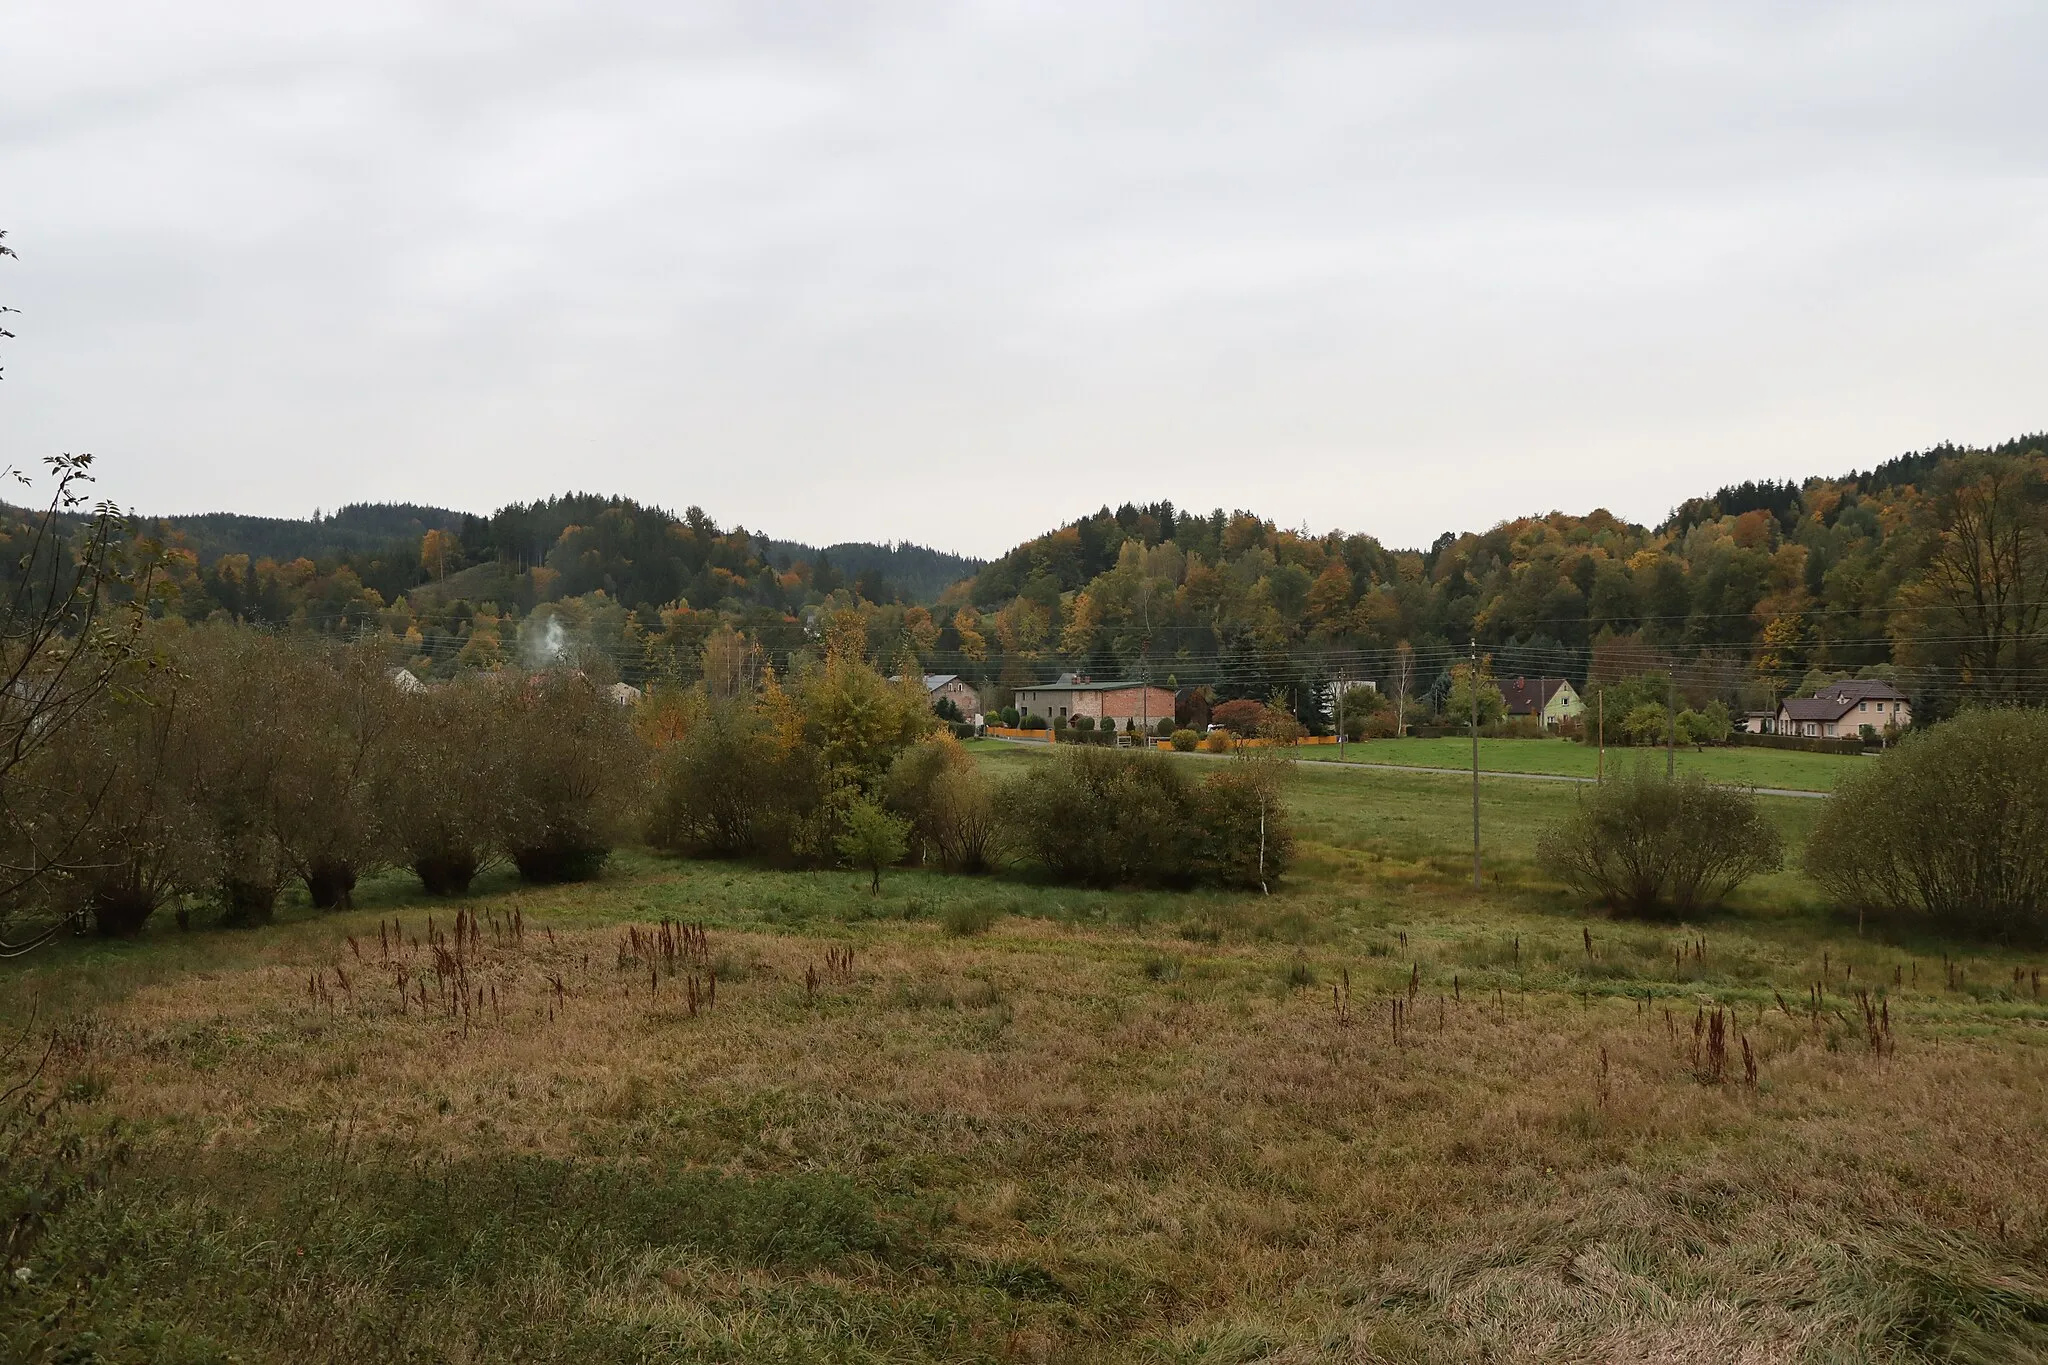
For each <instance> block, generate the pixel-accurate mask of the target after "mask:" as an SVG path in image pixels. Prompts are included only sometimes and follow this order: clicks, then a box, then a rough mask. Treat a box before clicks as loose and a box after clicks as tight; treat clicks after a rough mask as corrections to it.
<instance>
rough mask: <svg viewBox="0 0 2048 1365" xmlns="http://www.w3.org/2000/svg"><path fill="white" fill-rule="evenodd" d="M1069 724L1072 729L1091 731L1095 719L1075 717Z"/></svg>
mask: <svg viewBox="0 0 2048 1365" xmlns="http://www.w3.org/2000/svg"><path fill="white" fill-rule="evenodd" d="M1071 724H1072V725H1073V728H1074V729H1076V730H1093V729H1094V728H1095V717H1093V716H1076V717H1074V719H1073V721H1072V722H1071Z"/></svg>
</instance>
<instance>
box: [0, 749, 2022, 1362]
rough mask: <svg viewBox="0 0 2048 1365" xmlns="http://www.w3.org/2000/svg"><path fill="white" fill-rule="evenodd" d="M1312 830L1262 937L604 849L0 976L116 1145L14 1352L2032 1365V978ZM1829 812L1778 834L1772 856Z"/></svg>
mask: <svg viewBox="0 0 2048 1365" xmlns="http://www.w3.org/2000/svg"><path fill="white" fill-rule="evenodd" d="M1510 743H1511V742H1510ZM1554 747H1555V748H1557V749H1559V750H1561V751H1572V750H1573V746H1564V745H1557V746H1554ZM1382 748H1384V744H1381V745H1374V746H1369V749H1370V750H1379V749H1382ZM983 755H984V761H985V762H987V763H990V764H992V765H996V766H998V767H1007V766H1012V765H1018V764H1024V763H1031V762H1041V761H1044V760H1043V755H1042V754H1040V753H1037V752H1033V751H1030V750H1026V749H1023V748H1020V747H1015V746H992V747H991V748H989V749H987V750H984V751H983ZM1745 756H1748V755H1745ZM1757 756H1759V757H1768V758H1772V759H1776V758H1807V757H1811V756H1807V755H1779V754H1775V753H1764V752H1762V751H1757ZM1589 757H1590V755H1589ZM1610 757H1612V755H1610ZM1180 761H1185V762H1191V763H1194V762H1213V761H1215V760H1205V759H1199V758H1188V759H1184V760H1180ZM1769 785H1776V784H1775V783H1771V784H1769ZM1291 799H1292V801H1293V802H1294V807H1295V815H1296V827H1297V830H1298V834H1299V838H1300V843H1299V846H1298V848H1297V860H1296V863H1295V866H1294V867H1293V868H1292V869H1291V870H1290V872H1289V874H1288V875H1287V877H1286V878H1285V879H1283V880H1282V881H1281V882H1280V883H1279V884H1278V885H1277V886H1276V887H1275V888H1274V890H1273V894H1271V895H1264V896H1262V895H1242V894H1230V893H1221V892H1197V893H1191V894H1184V895H1181V894H1170V893H1151V892H1095V891H1081V890H1074V889H1071V888H1062V887H1052V886H1046V885H1041V884H1035V883H1032V882H1030V881H1028V880H1024V879H1019V878H978V879H970V878H948V877H942V876H938V875H935V874H931V873H926V872H920V871H899V872H895V873H892V874H890V875H889V876H887V877H886V878H885V880H884V883H883V888H882V891H881V894H879V895H870V894H869V892H868V888H867V882H866V878H865V876H863V875H859V874H854V873H840V872H824V873H796V872H783V871H776V870H771V869H766V868H761V867H755V866H748V865H739V864H722V863H711V862H688V861H679V860H670V859H661V858H654V857H651V856H648V855H645V854H640V853H624V854H621V855H620V856H618V857H617V858H616V859H615V861H614V865H613V867H612V868H611V870H610V871H609V872H608V873H607V875H606V876H605V878H604V879H603V880H601V881H599V882H597V883H593V884H587V885H582V886H572V887H564V888H558V889H540V890H536V889H528V888H522V887H519V886H518V885H516V884H515V883H514V882H513V881H512V880H511V879H510V878H509V877H508V876H506V875H505V874H502V873H498V874H492V875H490V876H487V877H485V878H482V879H480V880H479V882H478V886H477V890H476V894H474V895H473V896H471V897H470V898H468V900H467V901H465V902H463V903H461V904H459V905H458V904H455V903H448V902H437V903H431V904H430V903H427V902H425V901H424V900H423V899H422V898H421V897H420V896H419V895H418V894H417V892H416V890H415V889H413V885H412V883H411V881H410V879H409V878H405V877H401V876H398V875H395V874H394V875H387V876H384V877H381V878H378V879H376V880H374V881H373V882H371V883H369V884H367V885H366V886H365V887H364V888H363V889H362V893H361V894H360V896H359V900H358V908H357V909H355V910H353V911H349V912H343V913H337V914H328V915H317V916H316V915H315V914H314V913H313V912H311V911H310V910H305V909H303V908H299V909H293V910H291V911H289V912H288V913H287V914H286V916H285V919H286V922H285V923H283V924H281V925H279V926H275V927H273V928H270V929H266V930H262V931H256V932H239V933H238V932H227V931H216V930H208V929H199V928H195V929H194V930H192V931H190V932H179V931H178V930H177V929H176V928H175V927H173V926H171V925H169V924H160V925H156V926H154V927H153V929H152V931H151V932H150V933H148V934H147V935H145V936H144V937H143V938H142V939H141V940H139V941H136V942H132V943H99V942H86V941H72V942H66V943H63V944H61V945H58V946H56V947H55V948H53V949H52V950H50V951H47V952H44V953H41V954H38V955H35V956H31V957H29V958H25V959H22V960H19V961H16V962H12V963H8V964H5V965H4V966H0V971H4V973H5V975H4V976H0V1023H4V1024H6V1025H8V1026H9V1027H10V1028H11V1029H19V1028H22V1027H25V1026H29V1025H30V1021H31V1020H33V1021H34V1023H33V1034H32V1036H33V1038H34V1045H33V1046H31V1047H27V1048H24V1049H23V1050H22V1051H21V1052H20V1053H18V1054H17V1056H16V1057H15V1059H14V1063H13V1064H14V1067H15V1071H16V1073H17V1078H18V1077H19V1075H20V1074H21V1073H23V1072H25V1071H26V1070H27V1069H28V1066H29V1065H31V1064H32V1059H31V1061H30V1062H24V1061H23V1060H22V1059H23V1057H24V1056H27V1055H28V1054H30V1053H33V1054H34V1055H35V1056H42V1055H44V1054H43V1049H44V1048H46V1047H47V1048H48V1050H49V1051H48V1057H47V1064H46V1066H45V1068H44V1071H43V1075H42V1078H41V1079H40V1080H39V1082H38V1085H39V1086H40V1087H41V1088H42V1089H44V1090H47V1091H48V1092H49V1093H50V1094H51V1096H52V1097H53V1099H55V1100H57V1101H58V1103H57V1104H56V1107H55V1108H53V1109H52V1110H51V1113H50V1124H52V1125H56V1126H57V1127H58V1128H61V1129H62V1130H63V1131H65V1132H70V1133H75V1134H77V1135H78V1136H79V1140H80V1141H81V1142H82V1143H83V1144H84V1147H83V1150H84V1152H85V1153H86V1155H87V1157H88V1158H90V1157H91V1156H92V1154H94V1153H111V1152H112V1151H113V1150H114V1144H119V1146H120V1158H119V1159H118V1160H110V1161H108V1162H107V1163H106V1164H105V1167H104V1172H105V1173H104V1177H103V1180H102V1181H101V1182H100V1183H99V1184H98V1185H97V1186H96V1187H95V1188H91V1189H85V1190H78V1191H75V1192H73V1193H72V1194H71V1195H70V1197H69V1200H68V1202H67V1203H65V1204H64V1205H63V1206H62V1207H61V1208H57V1209H55V1210H53V1211H52V1212H51V1214H50V1216H49V1218H48V1221H47V1225H46V1226H45V1227H44V1229H43V1230H42V1232H41V1235H40V1237H39V1239H38V1240H37V1241H36V1242H35V1243H34V1244H33V1245H32V1246H31V1247H30V1248H29V1250H28V1252H27V1254H26V1256H25V1257H24V1260H25V1262H26V1267H25V1268H26V1270H27V1274H26V1275H17V1276H16V1277H14V1282H13V1283H11V1284H9V1285H7V1286H5V1287H4V1289H0V1343H4V1348H0V1355H4V1356H5V1358H7V1359H15V1360H23V1361H57V1360H64V1361H86V1360H102V1361H150V1362H202V1361H203V1362H216V1361H220V1362H224V1361H229V1360H236V1361H247V1362H254V1361H295V1362H296V1361H322V1362H325V1361H334V1362H341V1361H364V1360H405V1361H451V1362H483V1361H508V1360H522V1361H579V1362H581V1361H590V1362H613V1361H618V1362H628V1361H631V1362H640V1361H650V1362H651V1361H749V1362H753V1361H789V1362H797V1361H805V1362H808V1361H847V1362H854V1361H858V1362H921V1361H990V1362H994V1361H1058V1362H1121V1361H1134V1362H1135V1361H1142V1362H1186V1363H1187V1365H1194V1363H1195V1362H1204V1363H1206V1365H1222V1363H1225V1362H1229V1363H1233V1365H1245V1363H1248V1362H1255V1361H1262V1362H1274V1363H1275V1365H1279V1363H1282V1362H1287V1363H1291V1362H1310V1361H1389V1362H1395V1361H1399V1362H1424V1361H1432V1362H1433V1361H1443V1362H1451V1361H1461V1362H1462V1361H1474V1360H1494V1361H1537V1360H1542V1361H1553V1360H1585V1361H1596V1360H1597V1361H1706V1360H1712V1361H1758V1362H1762V1361H1842V1362H1848V1361H1899V1362H1905V1361H1923V1360H1958V1361H1962V1360H1969V1361H2006V1360H2012V1361H2018V1360H2033V1359H2040V1358H2043V1357H2044V1356H2048V1276H2044V1267H2043V1257H2044V1253H2048V1158H2044V1154H2043V1151H2042V1143H2041V1141H2040V1135H2041V1134H2042V1133H2043V1132H2044V1131H2048V1084H2044V1082H2048V1006H2044V1004H2043V1003H2042V1002H2041V1000H2040V997H2039V990H2038V983H2037V978H2036V977H2035V976H2034V974H2033V973H2034V971H2035V969H2036V967H2037V966H2039V965H2043V964H2040V963H2039V961H2038V959H2036V958H2031V957H2027V956H2023V955H2018V954H2011V953H2006V952H2002V951H1997V950H1990V949H1982V948H1967V947H1962V946H1959V945H1956V944H1952V943H1945V942H1941V941H1938V940H1934V939H1930V938H1926V937H1924V936H1920V935H1916V934H1913V933H1909V932H1903V931H1898V930H1894V929H1891V928H1888V927H1887V926H1882V925H1876V924H1871V925H1865V926H1861V927H1860V930H1859V926H1858V925H1857V924H1856V923H1855V922H1854V921H1853V920H1844V919H1840V918H1838V917H1836V916H1834V915H1833V914H1831V913H1830V912H1829V911H1828V910H1827V909H1826V908H1825V907H1824V906H1822V905H1821V903H1820V901H1819V898H1818V895H1817V893H1816V892H1815V890H1814V889H1813V888H1812V887H1811V886H1810V885H1809V884H1808V883H1806V882H1805V881H1804V879H1803V878H1802V877H1801V876H1799V874H1797V873H1796V872H1793V871H1786V872H1781V873H1779V874H1777V875H1776V876H1774V877H1771V878H1767V879H1764V880H1763V881H1760V882H1758V883H1755V884H1752V885H1751V886H1749V887H1746V888H1744V890H1743V891H1742V892H1741V893H1740V894H1739V895H1738V897H1737V898H1736V900H1735V902H1734V904H1732V905H1731V906H1729V907H1728V908H1727V909H1726V910H1725V911H1722V912H1719V913H1717V914H1716V915H1714V916H1713V917H1712V918H1710V919H1708V920H1706V921H1704V922H1700V923H1692V924H1645V923H1619V922H1615V921H1611V920H1608V919H1605V918H1603V917H1600V916H1598V915H1596V914H1591V913H1587V912H1586V911H1585V910H1584V909H1583V908H1582V907H1579V906H1575V905H1573V904H1571V903H1570V902H1569V901H1568V900H1567V899H1566V898H1565V897H1564V896H1563V895H1562V894H1561V893H1560V892H1559V891H1558V890H1557V889H1556V888H1555V887H1552V886H1549V885H1547V884H1546V883H1545V882H1544V881H1543V879H1542V878H1541V876H1540V875H1539V874H1538V872H1537V871H1536V870H1535V868H1534V866H1533V847H1534V841H1535V838H1536V835H1537V832H1538V831H1539V830H1540V829H1541V828H1542V827H1543V825H1544V824H1545V823H1546V822H1548V821H1549V820H1552V819H1555V818H1556V817H1557V816H1558V815H1559V814H1560V813H1561V812H1562V811H1563V810H1565V809H1567V808H1568V807H1569V804H1570V803H1571V802H1572V801H1573V800H1575V799H1576V796H1575V792H1574V789H1572V788H1570V787H1568V786H1565V785H1563V784H1548V783H1533V782H1524V781H1515V780H1510V779H1501V780H1495V781H1490V782H1485V783H1483V784H1482V824H1483V827H1484V836H1485V841H1486V849H1485V855H1486V863H1485V869H1486V884H1485V887H1484V889H1483V890H1481V891H1479V892H1474V891H1473V890H1472V889H1471V887H1470V884H1469V879H1470V861H1469V833H1470V825H1469V821H1470V804H1469V802H1470V788H1469V786H1468V785H1466V784H1465V783H1463V782H1461V781H1460V780H1458V779H1456V778H1452V777H1441V776H1435V775H1430V774H1422V773H1416V774H1404V773H1392V772H1382V771H1369V772H1338V771H1325V770H1322V769H1319V768H1315V767H1304V768H1303V769H1301V770H1299V776H1298V780H1297V783H1296V785H1295V787H1294V789H1293V796H1292V798H1291ZM1821 806H1822V803H1820V802H1817V801H1802V800H1791V799H1779V800H1769V801H1767V809H1768V811H1769V813H1770V815H1771V817H1772V819H1773V820H1775V821H1776V822H1778V824H1779V826H1780V828H1781V829H1782V830H1783V832H1784V833H1785V834H1786V836H1787V842H1788V845H1789V846H1790V847H1792V848H1793V849H1794V851H1795V861H1796V849H1797V846H1798V844H1799V843H1800V842H1801V841H1802V840H1803V838H1804V836H1805V833H1806V831H1807V830H1809V829H1810V828H1811V826H1812V823H1813V822H1814V821H1815V820H1816V819H1817V818H1818V815H1819V812H1820V809H1821ZM458 911H460V912H461V913H462V914H463V916H464V924H465V925H468V924H469V923H471V921H470V919H469V917H470V916H475V917H476V918H475V920H474V924H475V928H474V931H473V932H470V933H466V934H465V936H464V937H463V938H462V939H461V940H460V941H459V943H458V941H457V940H456V939H455V938H453V937H452V935H453V934H454V932H455V925H454V920H455V917H456V915H457V913H458ZM430 917H431V929H430ZM664 920H679V921H684V922H687V923H689V924H693V925H701V926H703V935H702V937H701V939H699V938H698V937H697V936H696V935H695V934H694V933H692V934H690V935H687V936H683V935H678V934H676V933H674V932H673V931H670V932H669V933H668V935H667V937H666V938H665V939H664V937H663V935H662V931H661V930H660V929H659V928H658V927H657V926H659V925H660V924H661V922H662V921H664ZM436 940H439V942H440V947H441V951H440V953H439V954H437V953H436V951H435V947H434V945H435V941H436ZM458 947H459V949H460V951H459V953H458V952H456V951H454V950H455V949H456V948H458ZM437 965H438V968H439V970H438V971H437ZM714 977H715V979H716V985H715V991H714V987H713V985H712V980H713V978H714ZM401 991H403V1003H401ZM1866 993H1867V994H1866ZM458 997H459V1000H458ZM1866 1002H1867V1004H1868V1011H1867V1012H1866ZM1717 1012H1718V1018H1719V1024H1720V1026H1719V1027H1717V1026H1716V1023H1715V1020H1716V1015H1717ZM53 1024H54V1025H55V1026H56V1028H55V1031H54V1033H52V1032H50V1028H51V1026H52V1025H53ZM1717 1037H1718V1039H1719V1042H1718V1043H1717V1041H1716V1039H1717ZM45 1040H47V1041H45ZM1745 1057H1746V1058H1747V1059H1748V1064H1747V1065H1746V1064H1745ZM1752 1067H1753V1071H1752V1070H1751V1068H1752ZM39 1141H43V1143H44V1145H45V1146H47V1140H46V1139H39ZM14 1170H15V1172H16V1173H17V1177H20V1178H30V1177H32V1175H33V1172H32V1169H31V1167H30V1165H29V1164H27V1163H24V1162H21V1161H17V1162H15V1163H14Z"/></svg>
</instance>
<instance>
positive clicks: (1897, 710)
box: [1777, 679, 1913, 739]
mask: <svg viewBox="0 0 2048 1365" xmlns="http://www.w3.org/2000/svg"><path fill="white" fill-rule="evenodd" d="M1912 723H1913V707H1912V704H1911V703H1910V702H1908V701H1907V700H1906V694H1905V693H1903V692H1901V691H1899V689H1898V688H1896V687H1893V686H1892V685H1891V684H1890V683H1888V682H1881V681H1877V680H1874V679H1863V680H1858V681H1855V682H1840V683H1831V684H1829V685H1828V686H1826V687H1823V688H1822V689H1821V690H1820V691H1819V692H1817V693H1815V694H1814V695H1813V696H1811V697H1788V698H1786V699H1785V701H1784V702H1782V703H1781V704H1780V705H1779V707H1778V716H1777V733H1779V734H1781V735H1802V736H1805V737H1807V738H1811V739H1854V738H1855V737H1856V736H1858V735H1860V734H1861V733H1863V727H1864V726H1866V725H1867V726H1869V727H1870V728H1871V729H1873V730H1875V731H1877V733H1879V734H1884V733H1886V732H1887V731H1898V730H1903V729H1905V728H1906V727H1907V726H1909V725H1911V724H1912Z"/></svg>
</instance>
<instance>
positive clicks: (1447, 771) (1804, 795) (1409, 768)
mask: <svg viewBox="0 0 2048 1365" xmlns="http://www.w3.org/2000/svg"><path fill="white" fill-rule="evenodd" d="M998 742H999V743H1002V744H1015V745H1018V746H1019V747H1021V748H1026V749H1042V748H1044V747H1045V745H1043V744H1041V743H1039V742H1038V741H1036V740H1030V739H998ZM1194 757H1196V758H1226V757H1228V755H1226V754H1208V753H1202V752H1201V751H1199V750H1198V751H1196V753H1195V754H1194ZM1294 762H1295V763H1296V764H1297V765H1298V766H1300V767H1303V768H1334V769H1339V770H1344V771H1348V770H1350V769H1353V768H1359V769H1366V770H1370V771H1372V772H1381V773H1436V774H1438V775H1439V776H1443V777H1470V776H1471V775H1472V770H1471V769H1470V768H1424V767H1418V766H1417V765H1415V764H1412V763H1353V762H1349V761H1346V762H1343V763H1338V762H1335V761H1333V760H1329V759H1317V758H1297V759H1295V760H1294ZM1479 775H1480V776H1481V777H1511V778H1520V779H1521V780H1523V781H1526V782H1576V783H1580V784H1582V785H1591V784H1592V783H1593V781H1594V779H1593V778H1590V777H1573V776H1571V775H1570V774H1568V773H1506V772H1497V771H1495V770H1494V769H1492V768H1481V769H1480V770H1479ZM1731 785H1732V784H1731ZM1743 790H1745V791H1752V792H1755V793H1756V794H1757V795H1758V796H1789V797H1794V798H1796V799H1798V800H1801V801H1825V800H1826V799H1827V797H1828V793H1827V792H1810V791H1801V790H1799V789H1798V788H1796V787H1745V788H1743Z"/></svg>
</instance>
